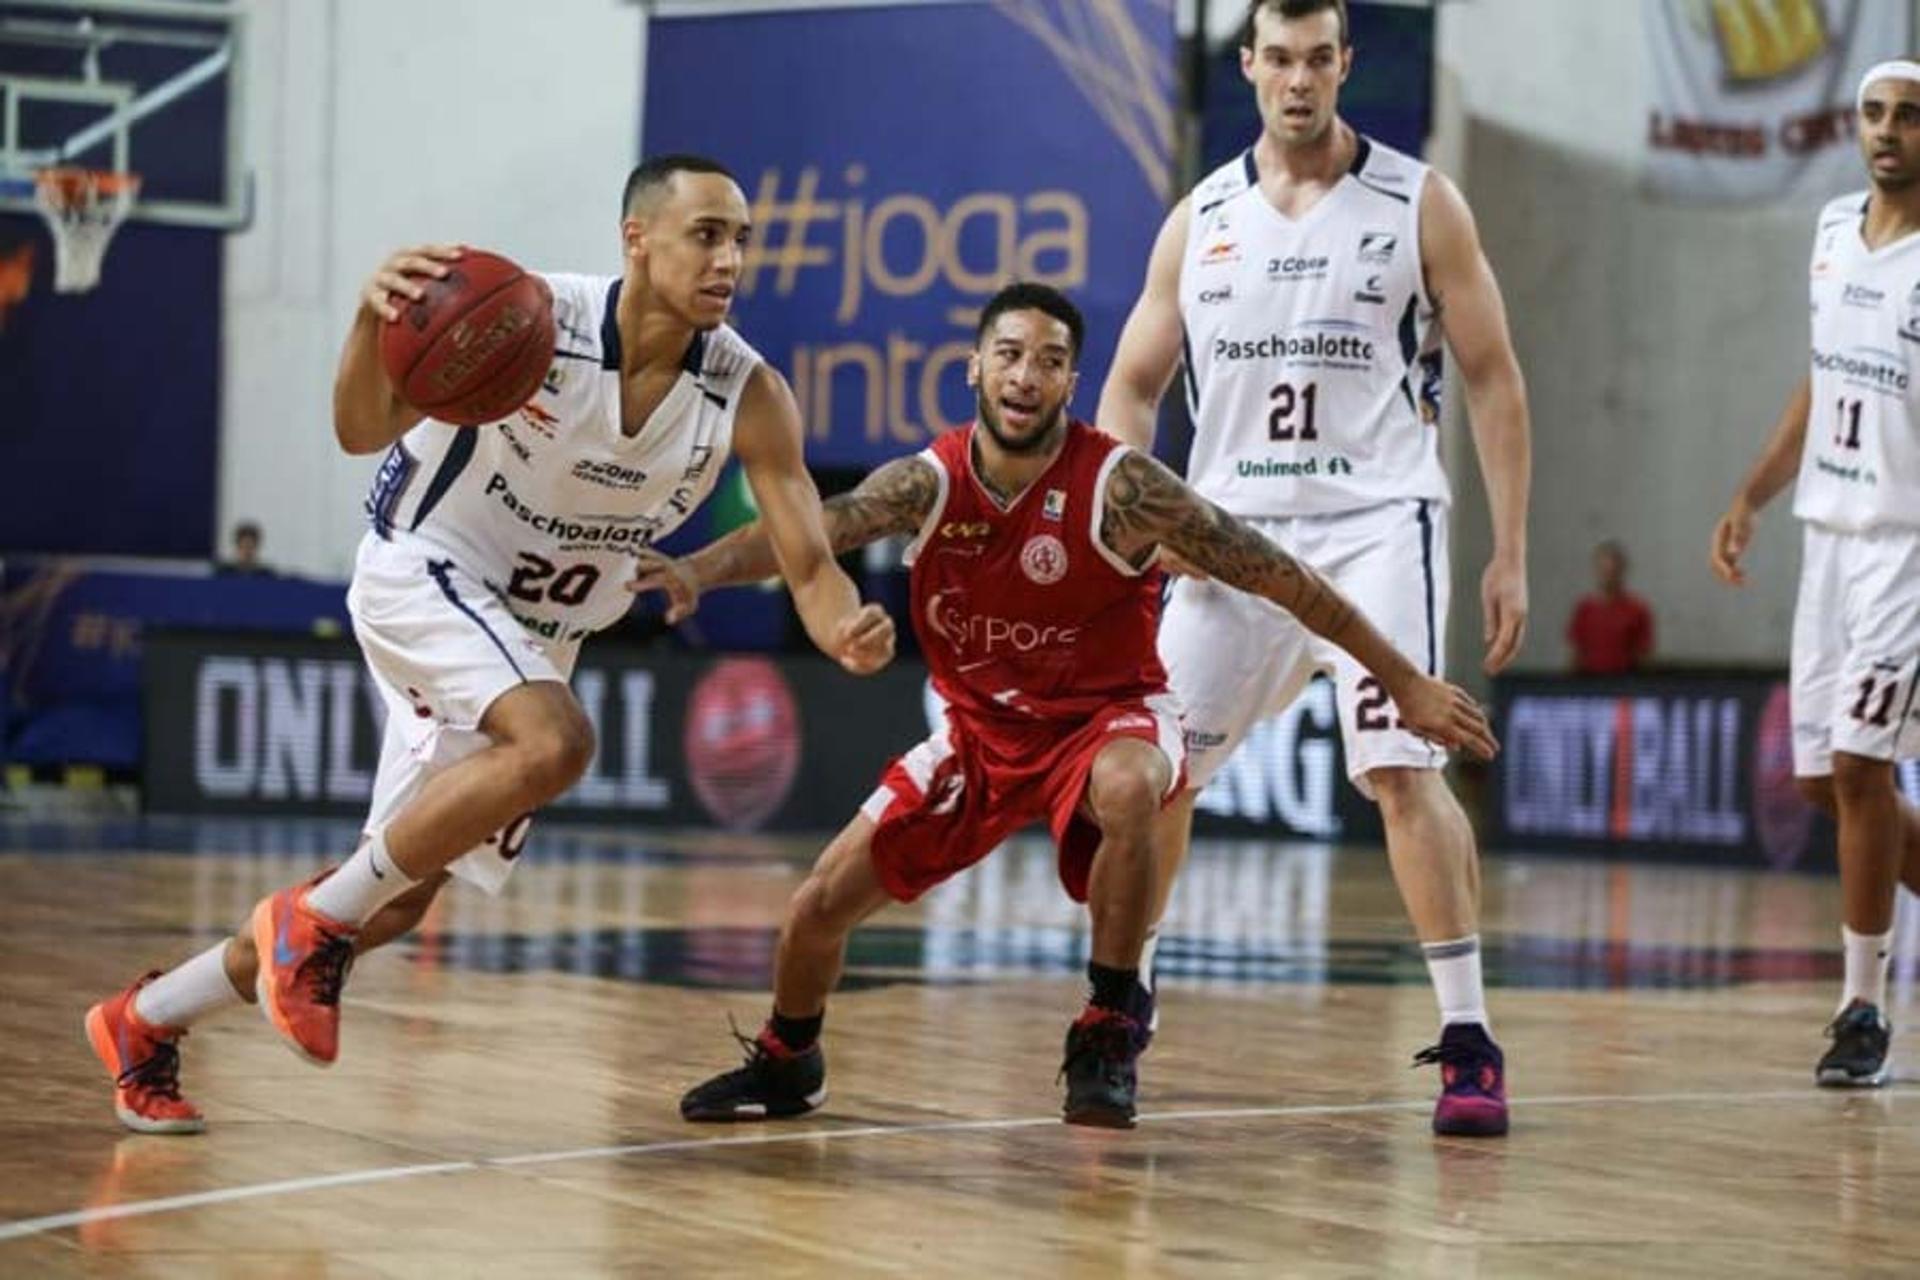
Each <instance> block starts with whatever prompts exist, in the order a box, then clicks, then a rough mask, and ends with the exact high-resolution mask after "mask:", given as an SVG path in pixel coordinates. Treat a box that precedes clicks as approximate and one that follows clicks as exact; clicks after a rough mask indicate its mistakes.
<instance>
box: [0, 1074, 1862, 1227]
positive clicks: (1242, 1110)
mask: <svg viewBox="0 0 1920 1280" xmlns="http://www.w3.org/2000/svg"><path fill="white" fill-rule="evenodd" d="M1783 1100H1800V1101H1819V1102H1821V1103H1822V1104H1828V1103H1831V1102H1832V1101H1833V1098H1832V1097H1831V1096H1830V1095H1828V1094H1825V1093H1820V1092H1816V1091H1814V1090H1813V1089H1811V1088H1802V1089H1776V1090H1768V1091H1762V1092H1753V1093H1617V1094H1568V1095H1562V1096H1558V1097H1544V1098H1516V1099H1514V1105H1515V1106H1516V1107H1519V1108H1522V1109H1525V1110H1531V1109H1533V1108H1536V1107H1583V1106H1584V1107H1592V1106H1613V1105H1621V1104H1626V1105H1634V1106H1648V1105H1659V1104H1676V1103H1689V1102H1696V1103H1705V1104H1709V1105H1720V1106H1727V1105H1745V1104H1751V1103H1762V1102H1778V1101H1783ZM1432 1106H1433V1103H1432V1102H1431V1100H1427V1099H1418V1100H1409V1101H1400V1102H1341V1103H1309V1104H1304V1105H1301V1106H1291V1107H1223V1108H1215V1109H1211V1110H1196V1111H1159V1112H1152V1113H1149V1114H1145V1115H1142V1116H1140V1117H1139V1122H1140V1123H1141V1124H1143V1125H1147V1124H1170V1123H1178V1122H1181V1121H1210V1120H1270V1119H1296V1118H1302V1117H1313V1116H1346V1115H1377V1114H1381V1113H1385V1112H1394V1111H1426V1110H1428V1109H1430V1108H1431V1107H1432ZM1059 1124H1060V1117H1059V1116H1058V1115H1047V1116H1016V1117H1010V1118H1006V1119H1000V1120H944V1121H937V1122H933V1123H929V1124H898V1125H858V1126H853V1127H849V1128H845V1129H813V1130H805V1131H802V1132H797V1133H796V1132H791V1131H789V1132H764V1133H751V1134H742V1135H737V1136H729V1137H724V1138H683V1139H678V1140H674V1141H668V1142H634V1143H626V1144H623V1145H619V1146H606V1147H576V1148H572V1149H570V1150H565V1151H534V1152H528V1153H527V1154H525V1155H517V1156H487V1157H483V1158H481V1159H477V1160H443V1161H439V1162H437V1163H433V1164H406V1165H389V1166H385V1167H383V1168H378V1169H361V1170H356V1171H353V1172H348V1173H327V1174H318V1175H314V1176H311V1177H305V1178H286V1179H282V1180H280V1181H278V1182H256V1183H249V1184H247V1185H244V1186H238V1187H221V1188H218V1189H216V1190H213V1191H197V1192H193V1193H191V1194H188V1195H178V1196H163V1197H160V1198H159V1199H154V1200H131V1201H128V1202H126V1203H125V1204H112V1205H100V1206H98V1207H94V1208H88V1209H75V1210H72V1211H70V1212H67V1213H52V1214H47V1215H46V1216H44V1217H39V1218H20V1219H17V1220H15V1221H13V1222H0V1241H4V1240H18V1239H21V1238H23V1237H26V1236H32V1235H40V1234H42V1233H44V1232H48V1231H59V1230H61V1229H62V1228H65V1227H78V1226H85V1225H87V1224H89V1223H94V1222H110V1221H113V1220H114V1219H117V1218H140V1217H147V1216H149V1215H152V1214H159V1213H172V1212H174V1211H175V1210H179V1209H199V1208H205V1207H207V1206H209V1205H222V1204H233V1203H235V1202H238V1201H242V1200H257V1199H262V1198H265V1197H268V1196H279V1195H299V1194H302V1193H304V1192H308V1191H325V1190H330V1189H332V1188H334V1187H354V1186H364V1185H366V1184H369V1183H375V1182H397V1181H400V1180H402V1179H405V1178H424V1177H432V1176H436V1175H440V1174H449V1173H483V1172H486V1171H487V1170H490V1169H520V1168H526V1167H528V1166H530V1165H542V1164H559V1163H562V1162H564V1161H569V1160H610V1159H620V1158H624V1157H630V1156H648V1155H662V1154H666V1153H669V1152H683V1151H705V1150H718V1149H721V1148H728V1147H771V1146H782V1145H792V1144H795V1143H804V1142H845V1141H850V1140H852V1139H855V1138H910V1137H918V1136H923V1135H927V1134H942V1133H1001V1132H1006V1131H1009V1130H1014V1129H1038V1128H1042V1127H1045V1126H1049V1125H1054V1126H1058V1125H1059Z"/></svg>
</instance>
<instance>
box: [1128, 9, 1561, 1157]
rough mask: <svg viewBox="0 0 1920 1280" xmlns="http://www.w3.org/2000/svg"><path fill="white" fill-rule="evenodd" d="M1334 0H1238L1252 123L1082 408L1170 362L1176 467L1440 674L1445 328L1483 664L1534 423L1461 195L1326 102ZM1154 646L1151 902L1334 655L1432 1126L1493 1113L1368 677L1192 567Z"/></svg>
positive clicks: (1461, 942) (1335, 60)
mask: <svg viewBox="0 0 1920 1280" xmlns="http://www.w3.org/2000/svg"><path fill="white" fill-rule="evenodd" d="M1352 60H1353V49H1352V46H1351V44H1350V42H1349V40H1348V27H1347V13H1346V5H1345V3H1344V0H1254V2H1253V3H1251V4H1249V6H1248V10H1247V19H1246V25H1245V28H1244V33H1243V36H1242V40H1241V52H1240V65H1241V69H1242V72H1243V74H1244V75H1245V77H1246V79H1247V81H1248V83H1249V84H1251V85H1252V86H1253V90H1254V95H1255V97H1256V99H1257V100H1258V103H1259V107H1260V115H1261V119H1262V123H1263V127H1262V130H1261V134H1260V137H1259V140H1258V141H1257V142H1256V143H1255V144H1254V145H1253V147H1252V148H1250V149H1249V150H1248V151H1247V152H1246V153H1245V154H1244V155H1242V156H1240V157H1239V158H1237V159H1235V160H1234V161H1233V162H1232V163H1230V164H1228V165H1226V166H1224V167H1223V168H1221V169H1220V170H1218V171H1217V172H1215V173H1214V174H1213V175H1211V176H1210V177H1208V178H1207V179H1206V180H1205V181H1203V182H1202V183H1201V184H1200V185H1199V186H1198V187H1196V188H1195V189H1194V190H1193V192H1192V193H1191V194H1190V195H1189V196H1188V197H1187V198H1186V199H1184V200H1182V201H1181V202H1180V204H1179V205H1178V206H1177V207H1176V208H1175V209H1174V210H1173V212H1172V214H1171V215H1169V217H1168V218H1167V221H1166V224H1165V225H1164V226H1163V227H1162V228H1161V231H1160V235H1159V238H1158V240H1157V241H1156V242H1155V244H1154V249H1153V256H1152V259H1151V261H1150V262H1149V264H1148V267H1147V281H1146V285H1145V288H1144V290H1143V291H1142V293H1141V296H1140V300H1139V302H1138V303H1137V304H1136V306H1135V308H1134V311H1133V314H1132V316H1131V317H1130V318H1129V319H1128V321H1127V326H1126V329H1125V331H1124V332H1123V333H1122V335H1121V339H1120V345H1119V350H1118V351H1117V353H1116V355H1115V359H1114V364H1113V371H1112V374H1111V376H1110V377H1109V379H1108V382H1107V385H1106V388H1105V389H1104V391H1103V393H1102V395H1101V398H1100V412H1099V424H1100V426H1101V427H1102V428H1104V429H1105V430H1107V431H1111V432H1114V433H1115V434H1117V435H1119V436H1121V437H1122V438H1123V439H1125V440H1127V441H1128V443H1130V444H1133V445H1134V446H1136V447H1139V448H1146V447H1148V446H1149V445H1150V444H1151V442H1152V440H1153V433H1154V414H1155V411H1156V409H1157V407H1158V405H1159V402H1160V399H1161V397H1162V396H1163V395H1164V394H1165V392H1166V390H1167V388H1168V386H1169V385H1170V383H1171V382H1172V380H1173V377H1174V374H1175V373H1176V372H1177V371H1178V370H1179V369H1180V367H1181V366H1182V364H1183V363H1184V365H1185V384H1186V392H1187V397H1188V402H1189V406H1190V408H1191V409H1192V412H1193V419H1194V441H1193V452H1192V457H1191V461H1190V463H1189V468H1188V479H1189V480H1190V482H1191V483H1192V484H1193V487H1194V488H1195V489H1196V490H1198V491H1199V492H1200V493H1201V494H1203V495H1205V496H1206V497H1209V498H1211V499H1213V500H1214V501H1216V502H1218V503H1219V504H1220V505H1221V506H1223V507H1224V508H1226V510H1227V511H1229V512H1231V513H1232V514H1234V515H1237V516H1241V517H1244V518H1247V519H1249V520H1251V521H1252V522H1253V523H1254V524H1255V525H1256V527H1258V528H1260V529H1261V530H1262V531H1263V532H1265V533H1266V534H1267V535H1268V536H1269V537H1271V538H1272V539H1273V540H1274V541H1275V542H1277V543H1279V544H1280V545H1281V546H1282V547H1284V548H1285V549H1286V550H1287V551H1288V552H1290V553H1291V554H1292V555H1293V556H1294V557H1295V558H1297V559H1300V560H1303V561H1305V562H1307V563H1308V564H1311V565H1312V566H1313V567H1314V568H1315V569H1316V570H1318V571H1319V572H1320V573H1322V574H1323V575H1325V576H1326V577H1327V578H1329V579H1331V580H1332V581H1333V583H1334V584H1335V585H1336V586H1338V587H1339V588H1340V590H1341V591H1343V592H1344V593H1345V594H1346V595H1347V596H1348V598H1349V599H1351V600H1353V602H1354V603H1355V604H1356V605H1358V606H1359V607H1360V608H1361V610H1362V611H1364V612H1365V613H1366V615H1367V616H1368V617H1369V618H1371V619H1373V621H1374V623H1375V625H1376V626H1378V627H1379V628H1380V629H1381V630H1382V631H1383V632H1385V633H1386V635H1387V637H1388V638H1389V639H1390V640H1392V641H1393V642H1394V643H1395V644H1396V645H1397V646H1398V647H1399V648H1400V649H1401V651H1402V652H1403V653H1405V654H1406V655H1407V656H1408V657H1410V658H1413V659H1414V660H1415V661H1416V662H1418V663H1419V664H1421V665H1422V666H1423V668H1424V669H1425V670H1426V671H1427V672H1429V673H1430V674H1438V673H1439V671H1440V660H1441V648H1440V646H1441V636H1442V635H1443V634H1444V633H1445V630H1446V616H1447V597H1448V591H1447V587H1448V568H1447V505H1448V487H1447V478H1446V475H1445V473H1444V472H1443V471H1442V469H1441V466H1440V453H1439V441H1438V422H1439V388H1440V378H1441V365H1440V340H1441V338H1442V337H1444V338H1445V340H1446V344H1447V346H1448V347H1449V348H1450V349H1451V350H1452V352H1453V354H1454V356H1455V358H1456V359H1457V360H1458V361H1459V363H1460V367H1461V371H1462V373H1463V374H1464V376H1465V381H1466V389H1467V402H1468V407H1469V409H1470V410H1471V415H1472V422H1473V432H1474V437H1475V440H1476V441H1477V442H1478V445H1479V450H1480V461H1481V468H1482V471H1483V473H1484V475H1485V477H1486V482H1487V489H1488V495H1489V500H1490V505H1491V508H1492V513H1493V525H1494V530H1493V533H1494V558H1493V563H1492V565H1491V566H1490V567H1489V568H1488V569H1487V571H1486V574H1485V576H1484V578H1483V579H1482V592H1481V594H1482V600H1483V604H1484V607H1485V611H1486V635H1487V641H1488V645H1487V654H1486V666H1487V669H1488V670H1489V671H1498V670H1500V669H1501V668H1502V667H1504V666H1505V665H1506V664H1507V663H1508V662H1509V661H1510V660H1511V659H1512V657H1513V655H1514V653H1515V651H1516V650H1517V649H1518V647H1519V645H1520V641H1521V637H1522V633H1523V630H1524V626H1525V621H1526V610H1527V604H1526V513H1527V491H1528V482H1529V467H1530V462H1529V448H1530V445H1529V439H1530V437H1529V425H1528V420H1527V406H1526V390H1525V385H1524V383H1523V380H1522V378H1521V375H1520V369H1519V366H1518V364H1517V362H1516V361H1515V359H1514V355H1513V348H1512V343H1511V341H1510V339H1509V337H1508V334H1507V324H1506V315H1505V311H1504V308H1503V305H1502V303H1501V299H1500V291H1499V286H1498V285H1497V284H1496V283H1495V281H1494V278H1493V273H1492V271H1491V270H1490V269H1489V268H1488V266H1487V262H1486V258H1485V257H1484V255H1483V254H1482V253H1481V250H1480V244H1479V240H1478V237H1477V234H1476V232H1475V230H1474V225H1473V217H1472V214H1471V213H1470V212H1469V211H1468V209H1467V206H1466V202H1465V201H1464V200H1463V199H1462V198H1461V196H1460V193H1459V191H1458V190H1457V189H1456V188H1455V187H1454V186H1453V184H1452V183H1450V182H1448V181H1447V180H1446V179H1445V178H1444V177H1442V176H1441V175H1439V174H1437V173H1433V172H1432V171H1430V170H1429V169H1427V167H1426V166H1425V165H1422V164H1420V163H1418V162H1417V161H1415V160H1412V159H1410V158H1408V157H1406V156H1404V155H1401V154H1399V153H1397V152H1395V151H1393V150H1391V149H1390V148H1387V147H1385V146H1382V145H1381V144H1379V143H1377V142H1374V141H1372V140H1370V139H1367V138H1364V137H1362V136H1360V135H1359V134H1358V133H1356V132H1355V131H1354V130H1353V129H1352V128H1351V127H1349V126H1348V125H1347V124H1346V123H1345V122H1344V121H1342V120H1341V119H1340V118H1339V115H1338V98H1339V88H1340V85H1341V83H1342V82H1344V81H1345V79H1346V77H1347V74H1348V72H1349V71H1350V69H1351V67H1352ZM1160 653H1161V657H1162V658H1163V659H1164V660H1165V662H1166V665H1167V670H1168V675H1169V676H1170V678H1171V682H1172V686H1173V690H1174V692H1175V693H1176V694H1177V695H1178V696H1179V698H1180V700H1181V702H1182V704H1183V705H1184V707H1185V709H1186V713H1187V729H1188V761H1189V764H1188V771H1189V779H1190V781H1191V783H1192V786H1193V787H1194V788H1195V790H1194V791H1190V792H1188V793H1187V794H1186V795H1185V796H1184V797H1183V798H1182V801H1181V802H1180V803H1179V804H1177V805H1175V806H1172V807H1170V808H1169V809H1168V811H1167V819H1166V824H1165V827H1164V829H1163V831H1162V833H1161V834H1162V841H1161V856H1162V857H1163V859H1164V860H1165V866H1166V871H1165V874H1164V875H1163V877H1162V881H1161V886H1160V893H1161V906H1162V908H1163V909H1164V906H1165V900H1166V895H1167V893H1168V892H1169V891H1170V889H1171V885H1172V877H1173V874H1174V872H1175V871H1176V870H1177V869H1178V867H1179V865H1180V862H1181V861H1182V860H1183V859H1184V858H1185V856H1186V850H1187V843H1188V840H1189V837H1190V834H1191V831H1192V822H1193V807H1194V799H1195V795H1196V794H1197V790H1198V789H1199V788H1202V787H1204V786H1205V785H1206V783H1207V781H1208V779H1209V778H1211V777H1212V776H1213V774H1214V772H1215V771H1216V770H1217V769H1219V767H1220V766H1221V764H1223V763H1224V762H1225V760H1226V758H1227V757H1228V756H1229V755H1230V754H1231V753H1232V752H1233V750H1234V748H1235V747H1236V746H1238V745H1239V743H1240V742H1241V740H1242V739H1243V738H1244V737H1245V736H1246V734H1247V732H1248V730H1249V729H1250V728H1251V727H1252V726H1253V725H1254V723H1255V722H1257V721H1258V720H1259V719H1261V718H1262V717H1265V716H1268V715H1272V714H1274V713H1275V712H1277V711H1279V710H1280V709H1281V708H1283V707H1284V706H1286V705H1287V704H1288V703H1289V702H1291V701H1292V700H1293V699H1294V698H1295V697H1296V696H1297V695H1298V694H1299V693H1300V691H1301V689H1302V687H1303V686H1304V685H1305V684H1306V682H1307V680H1308V679H1309V678H1310V677H1311V676H1312V675H1313V674H1314V672H1315V671H1317V670H1327V671H1331V672H1332V673H1333V677H1334V682H1335V688H1336V691H1337V699H1338V704H1339V709H1340V726H1341V733H1342V738H1343V740H1344V742H1345V746H1346V753H1347V767H1348V771H1349V773H1350V775H1351V777H1352V778H1353V780H1354V782H1355V783H1356V784H1357V785H1358V786H1359V787H1360V789H1361V790H1362V792H1363V793H1365V794H1367V795H1369V796H1371V797H1372V798H1373V799H1375V800H1376V801H1377V802H1378V803H1379V805H1380V808H1381V813H1382V816H1383V818H1384V821H1385V825H1386V831H1387V848H1388V853H1389V857H1390V860H1391V862H1392V864H1393V872H1394V878H1395V880H1396V882H1397V883H1398V885H1399V887H1400V893H1401V897H1402V898H1403V900H1404V901H1405V902H1406V905H1407V910H1408V913H1409V914H1410V915H1411V916H1412V918H1413V924H1414V928H1415V931H1416V932H1417V933H1418V935H1419V937H1420V940H1421V942H1422V944H1423V946H1424V948H1425V952H1426V956H1427V963H1428V968H1429V971H1430V973H1431V975H1432V977H1433V981H1434V985H1435V988H1436V991H1437V994H1438V997H1439V1003H1440V1011H1441V1023H1442V1030H1441V1036H1440V1043H1439V1044H1438V1045H1436V1046H1435V1047H1434V1048H1432V1049H1430V1050H1427V1051H1424V1052H1423V1053H1422V1054H1420V1055H1419V1060H1420V1061H1433V1062H1438V1063H1439V1064H1440V1066H1441V1080H1442V1090H1441V1096H1440V1100H1439V1104H1438V1106H1437V1108H1436V1110H1435V1113H1434V1127H1435V1128H1436V1129H1437V1130H1439V1131H1441V1132H1445V1133H1471V1134H1491V1133H1504V1132H1505V1131H1506V1128H1507V1109H1506V1100H1505V1086H1504V1061H1503V1059H1502V1056H1501V1053H1500V1050H1499V1048H1498V1046H1497V1045H1495V1044H1494V1042H1493V1039H1492V1037H1491V1035H1490V1033H1489V1031H1488V1029H1487V1014H1486V1001H1485V996H1484V994H1483V991H1482V985H1481V978H1480V949H1479V946H1480V944H1479V937H1478V933H1477V929H1478V913H1479V869H1478V863H1477V856H1476V853H1475V849H1474V842H1473V831H1472V828H1471V827H1470V826H1469V825H1468V823H1467V819H1466V815H1465V814H1464V813H1463V812H1462V811H1461V809H1460V805H1459V803H1458V801H1456V800H1455V799H1454V797H1453V794H1452V792H1450V791H1449V790H1448V789H1447V786H1446V783H1445V780H1444V779H1443V778H1442V776H1441V774H1440V769H1441V767H1442V765H1443V764H1444V763H1445V754H1444V753H1443V752H1442V751H1441V750H1440V749H1439V748H1438V747H1436V746H1434V745H1433V744H1432V743H1429V742H1427V741H1424V740H1422V739H1421V738H1419V737H1417V736H1415V735H1414V734H1411V733H1409V732H1407V731H1406V729H1405V728H1404V727H1403V726H1402V725H1401V723H1400V721H1399V718H1398V715H1397V713H1396V711H1395V708H1394V706H1393V704H1392V701H1391V699H1389V698H1388V697H1387V695H1386V691H1385V690H1384V689H1382V688H1381V687H1380V685H1379V683H1378V682H1377V681H1375V680H1373V679H1371V678H1370V677H1369V676H1368V675H1367V673H1366V672H1365V671H1363V670H1362V669H1361V668H1360V667H1358V666H1357V665H1356V664H1355V663H1353V661H1352V660H1351V659H1350V658H1348V657H1346V656H1345V655H1344V654H1342V653H1340V652H1339V651H1337V650H1335V649H1332V648H1331V647H1329V646H1326V645H1323V644H1320V643H1319V642H1317V641H1315V640H1314V638H1313V637H1312V636H1310V635H1308V634H1307V633H1306V632H1305V631H1304V630H1302V629H1301V628H1300V626H1299V625H1298V624H1297V623H1295V622H1293V621H1292V620H1290V619H1288V618H1287V617H1286V616H1285V615H1284V614H1282V613H1280V612H1279V611H1278V610H1276V609H1272V608H1269V607H1268V606H1267V605H1266V604H1264V603H1263V602H1261V601H1258V600H1254V599H1251V598H1249V597H1247V596H1243V595H1239V594H1236V593H1234V592H1231V591H1228V590H1225V589H1224V588H1222V587H1221V586H1219V585H1218V584H1217V583H1212V582H1208V581H1204V580H1202V579H1200V578H1197V577H1191V576H1190V577H1187V578H1183V579H1181V580H1180V581H1179V582H1178V583H1177V584H1176V585H1175V587H1174V590H1173V597H1172V599H1171V601H1170V602H1169V604H1168V607H1167V613H1166V620H1165V622H1164V623H1163V624H1162V627H1161V638H1160Z"/></svg>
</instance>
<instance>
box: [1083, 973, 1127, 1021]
mask: <svg viewBox="0 0 1920 1280" xmlns="http://www.w3.org/2000/svg"><path fill="white" fill-rule="evenodd" d="M1087 981H1088V982H1090V983H1092V984H1093V992H1092V994H1091V995H1089V996H1088V1000H1089V1001H1090V1002H1091V1003H1092V1005H1093V1007H1094V1008H1096V1009H1111V1010H1113V1011H1114V1012H1115V1013H1127V1014H1130V1013H1132V1012H1133V1001H1134V994H1133V993H1134V991H1135V990H1136V989H1137V988H1138V987H1139V986H1140V971H1139V970H1138V969H1109V968H1108V967H1107V966H1106V965H1103V964H1099V963H1095V962H1090V963H1089V964H1088V965H1087Z"/></svg>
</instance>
